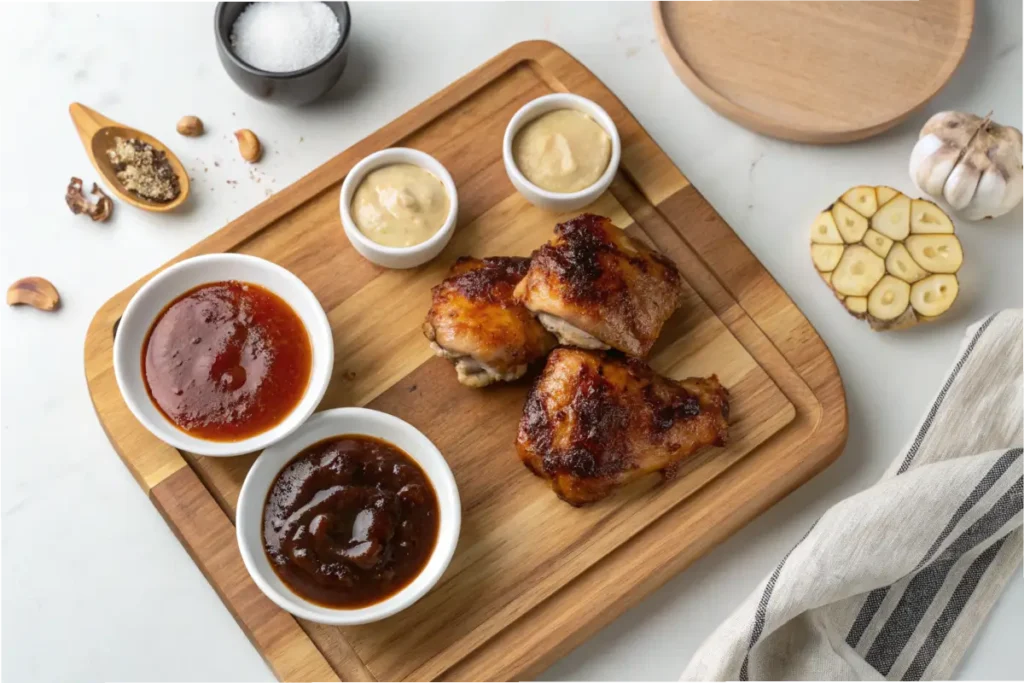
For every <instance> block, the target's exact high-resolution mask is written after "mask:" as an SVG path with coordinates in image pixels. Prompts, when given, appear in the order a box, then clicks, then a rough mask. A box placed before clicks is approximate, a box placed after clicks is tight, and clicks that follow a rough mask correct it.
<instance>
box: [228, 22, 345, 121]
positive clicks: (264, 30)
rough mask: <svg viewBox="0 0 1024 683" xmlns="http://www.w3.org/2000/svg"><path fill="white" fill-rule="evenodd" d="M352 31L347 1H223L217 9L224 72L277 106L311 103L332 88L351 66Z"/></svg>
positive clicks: (250, 92)
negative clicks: (349, 56)
mask: <svg viewBox="0 0 1024 683" xmlns="http://www.w3.org/2000/svg"><path fill="white" fill-rule="evenodd" d="M243 15H244V16H243ZM351 30H352V15H351V13H350V12H349V9H348V3H347V2H316V3H288V2H284V3H247V2H219V3H217V7H216V9H215V10H214V36H215V37H216V40H217V53H218V55H219V56H220V62H221V64H222V65H223V67H224V70H225V71H226V72H227V74H228V76H230V77H231V80H233V81H234V82H235V83H236V84H237V85H238V87H240V88H241V89H242V90H244V91H245V92H246V93H248V94H249V95H251V96H253V97H255V98H256V99H259V100H264V101H267V102H272V103H274V104H285V105H303V104H308V103H309V102H312V101H314V100H316V99H318V98H319V97H321V96H323V95H324V94H325V93H327V92H328V91H329V90H331V88H333V87H334V85H335V84H336V83H337V82H338V79H339V78H341V74H342V72H343V71H344V70H345V66H346V64H347V63H348V45H349V41H348V37H349V35H350V33H351Z"/></svg>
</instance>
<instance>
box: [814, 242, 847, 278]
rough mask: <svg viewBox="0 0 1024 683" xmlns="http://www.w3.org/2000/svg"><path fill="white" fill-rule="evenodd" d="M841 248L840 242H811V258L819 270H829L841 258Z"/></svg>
mask: <svg viewBox="0 0 1024 683" xmlns="http://www.w3.org/2000/svg"><path fill="white" fill-rule="evenodd" d="M843 249H844V247H843V245H841V244H812V245H811V260H812V261H813V262H814V266H815V267H816V268H817V269H818V270H819V271H820V272H822V273H824V272H826V271H830V270H832V269H833V268H835V267H836V264H837V263H839V259H840V258H842V256H843Z"/></svg>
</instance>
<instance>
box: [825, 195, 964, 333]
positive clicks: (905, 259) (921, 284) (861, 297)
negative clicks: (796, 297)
mask: <svg viewBox="0 0 1024 683" xmlns="http://www.w3.org/2000/svg"><path fill="white" fill-rule="evenodd" d="M869 226H870V227H869ZM953 230H954V228H953V221H951V220H950V219H949V216H947V215H946V214H945V213H943V212H942V210H941V209H940V208H939V207H938V206H936V205H935V204H933V203H932V202H929V201H926V200H923V199H913V200H912V199H910V198H909V197H907V196H906V195H903V194H901V193H899V192H897V191H896V190H893V189H892V188H889V187H869V186H859V187H855V188H853V189H851V190H849V191H848V192H846V193H844V194H843V195H842V197H840V198H839V199H838V200H836V202H835V203H834V204H833V205H832V206H830V207H829V208H828V209H826V210H825V211H823V212H822V213H821V214H819V215H818V217H817V218H815V219H814V223H813V224H812V226H811V260H812V261H813V262H814V267H815V269H816V270H817V271H818V273H819V274H820V275H821V277H822V279H823V280H825V283H826V284H828V286H829V287H830V288H831V289H832V292H833V293H834V294H835V295H836V297H837V298H838V299H839V300H840V301H842V302H843V305H844V306H845V307H846V310H847V311H849V312H850V314H851V315H853V316H854V317H856V318H860V319H862V320H867V321H868V323H869V324H870V325H871V327H872V328H873V329H876V330H892V329H899V328H903V327H910V326H911V325H914V324H916V323H918V322H922V321H926V320H932V319H934V318H936V317H938V316H939V315H942V314H943V313H945V312H946V311H947V310H948V309H949V307H950V306H952V305H953V301H954V300H955V299H956V297H957V294H958V293H959V290H960V285H959V282H958V281H957V277H956V273H957V271H959V270H960V267H961V266H962V265H963V260H964V254H963V249H962V248H961V246H960V240H958V239H957V237H956V235H955V234H954V233H953Z"/></svg>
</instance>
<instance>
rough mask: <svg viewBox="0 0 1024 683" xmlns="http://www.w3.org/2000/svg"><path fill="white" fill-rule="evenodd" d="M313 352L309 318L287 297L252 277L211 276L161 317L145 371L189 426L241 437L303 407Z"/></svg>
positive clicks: (203, 434)
mask: <svg viewBox="0 0 1024 683" xmlns="http://www.w3.org/2000/svg"><path fill="white" fill-rule="evenodd" d="M312 357H313V353H312V348H311V346H310V341H309V334H308V333H307V332H306V328H305V327H304V326H303V324H302V320H301V319H300V318H299V316H298V314H297V313H295V311H293V310H292V309H291V307H290V306H289V305H288V304H286V303H285V302H284V300H282V299H281V297H279V296H277V295H276V294H274V293H273V292H271V291H269V290H267V289H264V288H263V287H260V286H259V285H254V284H251V283H246V282H238V281H236V280H229V281H224V282H211V283H208V284H205V285H200V286H199V287H196V288H194V289H191V290H189V291H187V292H185V293H184V294H182V295H181V296H179V297H178V298H177V299H175V300H174V301H172V302H171V303H170V304H169V305H168V306H167V307H166V308H165V309H164V310H163V311H161V313H160V315H158V316H157V318H156V320H155V321H154V323H153V326H152V327H151V328H150V330H149V333H148V334H147V335H146V339H145V341H144V342H143V344H142V376H143V378H144V379H145V384H146V391H147V392H148V393H149V397H150V398H151V399H152V400H153V403H154V404H155V405H156V406H157V408H159V410H160V412H161V413H163V414H164V416H166V417H167V419H168V420H170V421H171V422H172V423H174V424H175V425H176V426H177V427H178V428H179V429H181V430H182V431H184V432H186V433H187V434H190V435H192V436H195V437H197V438H200V439H207V440H210V441H241V440H243V439H247V438H249V437H252V436H255V435H256V434H260V433H262V432H265V431H267V430H268V429H271V428H272V427H274V426H275V425H277V424H278V423H280V422H281V421H282V420H283V419H284V418H285V417H286V416H287V415H288V414H289V413H290V412H291V411H292V410H293V409H294V408H295V406H297V405H298V403H299V401H300V400H301V399H302V395H303V394H304V393H305V391H306V386H307V385H308V384H309V377H310V370H311V366H312Z"/></svg>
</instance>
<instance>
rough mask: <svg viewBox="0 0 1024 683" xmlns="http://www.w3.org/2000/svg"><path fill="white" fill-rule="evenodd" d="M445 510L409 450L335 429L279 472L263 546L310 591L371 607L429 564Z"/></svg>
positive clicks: (316, 596)
mask: <svg viewBox="0 0 1024 683" xmlns="http://www.w3.org/2000/svg"><path fill="white" fill-rule="evenodd" d="M439 520H440V512H439V507H438V503H437V495H436V494H435V493H434V489H433V487H432V486H431V485H430V481H429V480H428V479H427V475H426V474H425V473H424V472H423V470H422V469H420V466H419V465H418V464H416V462H415V461H414V460H413V459H412V458H410V457H409V456H408V455H406V454H405V453H404V452H402V451H401V450H399V449H398V448H396V447H395V446H393V445H391V444H389V443H387V442H386V441H381V440H379V439H375V438H372V437H368V436H359V435H344V436H336V437H332V438H329V439H325V440H323V441H321V442H319V443H316V444H314V445H312V446H310V447H309V448H306V449H305V450H303V451H302V452H301V453H299V454H298V455H297V456H295V457H294V458H293V459H292V460H291V462H289V463H288V465H287V466H285V468H284V469H283V470H282V471H281V473H280V474H278V475H277V478H276V479H275V480H274V483H273V485H272V486H271V488H270V492H269V493H268V494H267V501H266V504H265V505H264V507H263V547H264V549H265V550H266V552H267V557H268V558H269V559H270V565H271V566H272V567H273V568H274V571H275V572H276V573H277V575H278V577H280V579H281V580H282V581H283V582H284V583H285V585H287V586H288V587H289V588H291V589H292V590H293V591H294V592H295V593H297V594H298V595H300V596H301V597H303V598H305V599H306V600H309V601H311V602H315V603H317V604H320V605H322V606H324V607H341V608H358V607H365V606H367V605H372V604H374V603H377V602H380V601H382V600H384V599H385V598H388V597H390V596H391V595H394V594H395V593H397V592H398V591H399V590H401V589H402V588H404V587H405V586H407V585H408V584H409V583H410V582H411V581H412V580H413V579H414V578H416V576H417V575H418V574H419V573H420V572H421V571H422V570H423V568H424V567H425V566H426V564H427V560H429V559H430V555H431V553H432V552H433V550H434V545H435V544H436V542H437V532H438V523H439Z"/></svg>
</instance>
